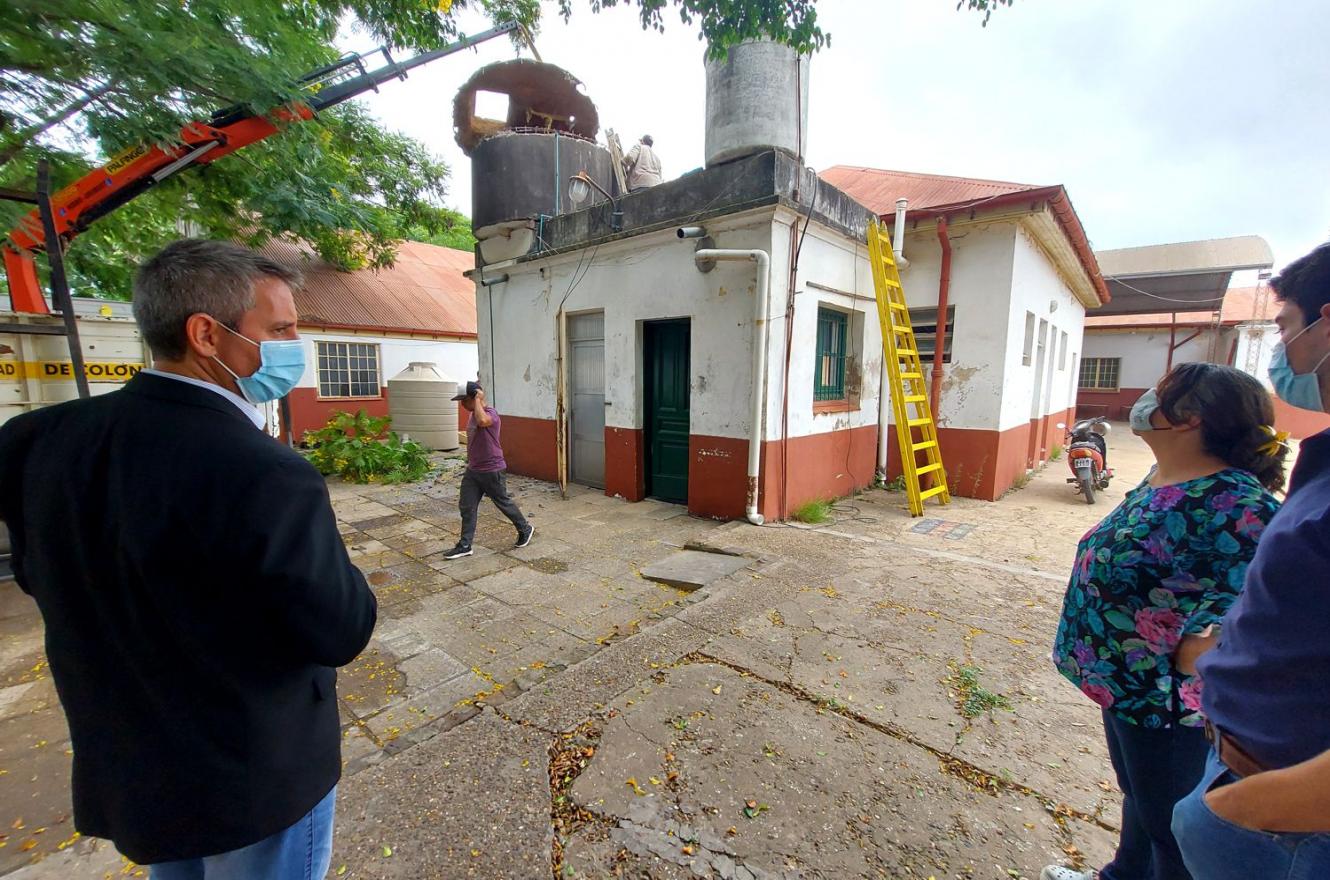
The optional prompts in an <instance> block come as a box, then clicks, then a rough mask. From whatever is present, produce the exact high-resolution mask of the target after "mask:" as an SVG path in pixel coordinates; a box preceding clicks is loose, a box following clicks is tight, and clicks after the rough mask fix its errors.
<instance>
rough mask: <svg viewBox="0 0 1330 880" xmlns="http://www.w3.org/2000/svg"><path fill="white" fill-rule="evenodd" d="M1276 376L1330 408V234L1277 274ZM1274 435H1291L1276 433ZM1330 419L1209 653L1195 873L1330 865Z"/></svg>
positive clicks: (1191, 862) (1309, 449)
mask: <svg viewBox="0 0 1330 880" xmlns="http://www.w3.org/2000/svg"><path fill="white" fill-rule="evenodd" d="M1271 287H1272V288H1273V289H1274V291H1275V295H1276V297H1277V298H1278V299H1279V300H1280V301H1282V303H1283V306H1282V308H1281V309H1280V311H1279V315H1278V317H1277V318H1276V322H1277V323H1278V325H1279V330H1280V336H1281V340H1282V341H1281V343H1280V345H1279V346H1277V347H1276V349H1275V352H1274V356H1273V358H1272V361H1271V365H1270V379H1271V381H1272V382H1273V383H1274V387H1275V391H1276V393H1277V394H1278V395H1279V396H1280V398H1282V399H1283V400H1284V401H1285V402H1286V403H1289V404H1290V405H1292V406H1296V407H1299V408H1302V409H1307V410H1315V411H1319V412H1330V243H1327V244H1324V245H1321V246H1320V247H1318V248H1317V249H1316V250H1314V251H1312V252H1311V253H1310V254H1308V255H1306V256H1304V257H1302V258H1301V259H1299V260H1296V261H1295V262H1293V263H1291V264H1289V266H1288V267H1287V268H1286V269H1285V270H1284V271H1283V272H1282V273H1281V274H1280V275H1279V276H1278V277H1277V278H1275V279H1274V280H1273V281H1272V282H1271ZM1272 442H1282V438H1281V437H1277V436H1276V437H1272ZM1327 587H1330V431H1327V432H1323V433H1321V434H1318V435H1316V436H1315V437H1311V438H1309V439H1307V440H1305V441H1304V442H1303V444H1302V450H1301V453H1300V455H1299V459H1298V464H1297V466H1296V467H1295V468H1294V470H1293V475H1292V480H1291V483H1290V489H1289V494H1288V500H1287V502H1286V503H1285V504H1284V506H1283V508H1282V509H1281V510H1280V511H1279V513H1278V514H1276V515H1275V517H1274V519H1273V520H1272V521H1271V523H1270V525H1269V527H1268V528H1267V529H1266V531H1265V534H1264V535H1263V536H1262V537H1261V542H1260V545H1259V547H1258V548H1257V551H1256V556H1255V558H1254V559H1253V560H1252V563H1251V565H1250V567H1249V568H1248V570H1247V581H1246V586H1245V587H1244V589H1243V593H1242V596H1241V597H1240V598H1239V599H1238V601H1237V603H1236V604H1235V605H1234V606H1233V610H1232V611H1230V612H1229V614H1228V616H1227V617H1226V618H1225V619H1224V627H1223V633H1222V636H1221V637H1220V638H1219V644H1218V646H1217V647H1215V648H1214V650H1212V651H1210V652H1209V653H1207V654H1205V655H1204V656H1203V657H1202V658H1201V659H1200V661H1199V663H1198V667H1199V670H1200V673H1201V677H1202V679H1203V680H1204V691H1203V694H1202V708H1203V709H1204V711H1205V714H1206V716H1207V718H1208V719H1209V725H1208V732H1209V736H1210V740H1211V743H1212V745H1213V749H1212V752H1211V755H1210V760H1209V764H1208V765H1207V767H1206V772H1205V775H1204V777H1203V778H1202V780H1201V783H1200V785H1199V786H1197V788H1196V790H1195V791H1194V792H1192V794H1191V795H1189V796H1188V797H1187V798H1186V799H1185V800H1183V801H1182V802H1181V803H1179V804H1178V806H1177V809H1176V810H1175V811H1174V814H1173V833H1174V835H1175V836H1176V838H1177V841H1178V844H1179V845H1180V846H1181V848H1182V855H1183V858H1184V859H1185V861H1186V864H1187V868H1188V870H1189V871H1190V872H1191V873H1192V875H1193V877H1194V878H1195V880H1252V878H1261V880H1275V878H1280V880H1301V878H1307V880H1311V878H1322V877H1330V589H1327Z"/></svg>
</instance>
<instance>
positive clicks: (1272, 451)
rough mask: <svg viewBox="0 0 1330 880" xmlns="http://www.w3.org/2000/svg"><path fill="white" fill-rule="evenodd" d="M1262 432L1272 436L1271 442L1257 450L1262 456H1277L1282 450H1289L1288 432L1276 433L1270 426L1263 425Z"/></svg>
mask: <svg viewBox="0 0 1330 880" xmlns="http://www.w3.org/2000/svg"><path fill="white" fill-rule="evenodd" d="M1261 430H1263V431H1265V433H1267V434H1269V435H1270V442H1269V443H1267V444H1265V445H1264V446H1262V447H1261V448H1260V449H1258V450H1256V451H1257V452H1259V453H1261V455H1268V456H1275V455H1278V454H1279V450H1280V449H1288V431H1276V430H1275V429H1274V428H1272V427H1270V426H1269V425H1262V426H1261Z"/></svg>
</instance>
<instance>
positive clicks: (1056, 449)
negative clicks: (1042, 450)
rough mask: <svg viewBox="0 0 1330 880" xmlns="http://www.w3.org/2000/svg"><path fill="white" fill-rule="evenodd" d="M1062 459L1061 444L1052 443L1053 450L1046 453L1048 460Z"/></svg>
mask: <svg viewBox="0 0 1330 880" xmlns="http://www.w3.org/2000/svg"><path fill="white" fill-rule="evenodd" d="M1060 458H1062V444H1061V443H1054V444H1053V448H1052V449H1050V450H1049V451H1048V460H1049V461H1057V460H1058V459H1060Z"/></svg>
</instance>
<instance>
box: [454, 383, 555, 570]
mask: <svg viewBox="0 0 1330 880" xmlns="http://www.w3.org/2000/svg"><path fill="white" fill-rule="evenodd" d="M453 400H460V401H463V402H464V403H463V405H464V406H465V407H466V408H467V409H469V410H470V411H471V420H470V421H469V422H467V426H466V473H465V474H463V475H462V494H461V495H459V496H458V498H457V506H458V507H459V508H461V511H462V536H461V537H460V538H459V539H458V541H457V546H456V547H454V548H453V549H451V550H449V551H448V552H447V553H445V554H444V556H443V558H444V559H461V558H462V557H463V556H470V555H471V553H472V550H471V541H472V540H473V539H474V538H475V537H476V512H477V511H478V510H479V509H480V500H481V499H482V498H484V497H485V496H486V495H488V496H489V497H490V500H491V501H493V502H494V506H495V507H497V508H499V512H500V513H502V514H503V515H504V516H506V517H508V519H510V520H512V523H513V525H514V526H516V527H517V544H516V546H518V547H525V546H526V545H527V544H530V543H531V536H532V535H533V534H535V531H536V529H535V527H534V526H532V525H531V523H529V522H527V521H526V517H524V516H522V511H521V510H519V509H518V507H517V502H516V501H514V500H513V496H511V495H509V494H508V480H507V478H506V477H505V475H504V471H505V470H507V468H508V463H507V462H506V461H504V460H503V447H502V446H500V445H499V425H500V424H501V423H502V419H500V418H499V414H498V413H497V412H495V411H494V407H492V406H486V405H485V389H484V388H481V387H480V383H479V382H468V383H466V391H465V392H463V393H462V394H459V395H457V396H456V397H454V398H453Z"/></svg>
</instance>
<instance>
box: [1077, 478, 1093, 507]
mask: <svg viewBox="0 0 1330 880" xmlns="http://www.w3.org/2000/svg"><path fill="white" fill-rule="evenodd" d="M1080 483H1081V494H1082V495H1084V496H1085V503H1086V504H1094V480H1093V479H1091V478H1090V477H1081V479H1080Z"/></svg>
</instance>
